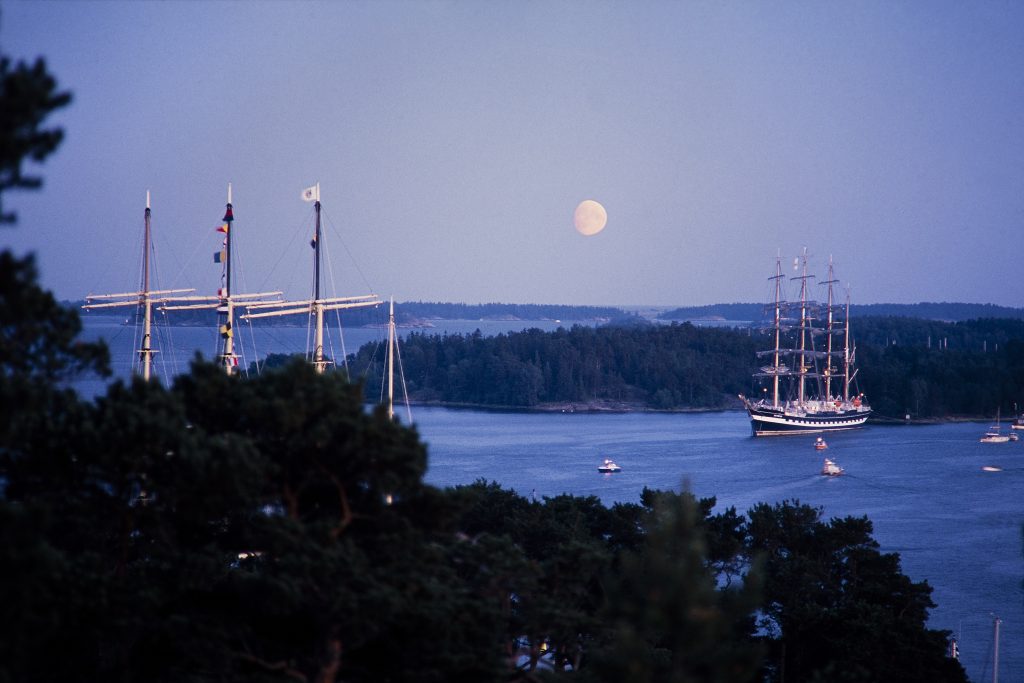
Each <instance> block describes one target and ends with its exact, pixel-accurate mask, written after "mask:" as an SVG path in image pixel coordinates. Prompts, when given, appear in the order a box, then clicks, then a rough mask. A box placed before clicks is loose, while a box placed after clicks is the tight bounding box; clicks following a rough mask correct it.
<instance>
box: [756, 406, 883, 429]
mask: <svg viewBox="0 0 1024 683" xmlns="http://www.w3.org/2000/svg"><path fill="white" fill-rule="evenodd" d="M747 414H749V415H750V429H751V431H752V432H753V435H754V436H784V435H788V434H816V433H821V432H835V431H842V430H846V429H859V428H860V427H863V426H864V423H865V422H867V421H868V417H870V416H871V409H870V408H867V407H863V406H862V407H853V406H851V407H849V408H840V409H837V410H829V411H807V410H794V409H792V408H789V409H783V408H772V407H771V406H757V405H753V404H749V403H748V404H747Z"/></svg>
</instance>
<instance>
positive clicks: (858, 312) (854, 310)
mask: <svg viewBox="0 0 1024 683" xmlns="http://www.w3.org/2000/svg"><path fill="white" fill-rule="evenodd" d="M771 316H772V308H771V306H770V305H768V306H766V305H765V304H712V305H710V306H684V307H682V308H676V309H673V310H671V311H665V312H664V313H662V314H661V315H659V316H658V318H659V319H661V320H702V319H703V320H707V319H725V320H735V321H740V322H761V321H767V320H769V319H770V318H771ZM850 316H851V317H866V316H872V317H881V316H889V317H897V318H919V319H922V320H942V321H947V322H961V321H964V320H978V319H981V318H1004V319H1012V320H1022V319H1024V308H1010V307H1008V306H996V305H994V304H963V303H947V302H942V303H932V302H922V303H918V304H859V305H857V304H855V305H852V306H850Z"/></svg>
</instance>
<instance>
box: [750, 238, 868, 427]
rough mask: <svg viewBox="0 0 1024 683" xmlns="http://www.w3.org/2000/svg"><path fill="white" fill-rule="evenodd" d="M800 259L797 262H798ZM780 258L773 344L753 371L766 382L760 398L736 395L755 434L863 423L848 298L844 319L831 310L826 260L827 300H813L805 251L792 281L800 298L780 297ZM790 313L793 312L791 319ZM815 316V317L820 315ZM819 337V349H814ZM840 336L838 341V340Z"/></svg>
mask: <svg viewBox="0 0 1024 683" xmlns="http://www.w3.org/2000/svg"><path fill="white" fill-rule="evenodd" d="M799 263H800V262H798V264H799ZM784 277H785V276H784V275H783V273H782V261H781V259H776V264H775V275H773V276H772V277H771V278H769V280H770V281H773V282H774V289H775V301H774V305H773V309H774V320H773V326H772V337H773V339H774V342H775V343H774V348H772V349H769V350H767V351H759V352H758V354H757V355H758V357H759V358H769V359H771V362H770V364H768V365H764V366H762V367H761V368H760V370H759V371H758V372H757V373H755V374H754V377H755V378H757V379H759V380H761V381H762V382H765V383H766V384H767V385H768V386H765V387H763V389H762V391H763V393H764V395H763V396H762V397H761V398H759V399H756V400H755V399H752V398H748V397H745V396H742V395H741V396H740V399H741V400H742V401H743V404H744V406H745V407H746V409H747V413H748V414H749V415H750V426H751V430H752V431H753V434H754V436H777V435H784V434H807V433H816V432H828V431H837V430H843V429H857V428H859V427H862V426H864V423H865V422H867V420H868V417H870V415H871V408H870V407H869V406H868V405H867V402H866V401H865V400H864V396H863V394H858V393H855V392H854V391H853V390H852V387H853V386H854V378H855V376H856V374H857V371H856V370H855V369H854V361H855V355H856V354H855V349H854V347H853V346H852V345H851V341H850V322H849V321H850V297H849V294H847V297H846V305H845V311H844V315H843V319H842V320H840V319H839V318H838V317H837V315H836V313H837V309H838V307H837V306H836V304H835V299H834V290H833V285H835V284H836V283H837V282H838V281H837V280H836V279H835V277H834V270H833V265H832V262H831V259H830V260H829V266H828V279H827V280H826V281H825V282H822V283H820V284H821V285H823V286H827V287H828V295H827V302H826V304H825V305H824V306H823V307H822V306H821V305H819V304H817V303H816V302H814V301H812V297H811V296H810V288H809V281H810V280H812V279H814V276H813V275H810V274H808V272H807V251H806V250H804V254H803V258H802V271H801V274H800V275H797V276H795V277H793V278H792V279H793V280H796V281H799V283H800V300H799V301H798V302H793V303H788V302H786V301H784V300H783V296H782V280H783V279H784ZM791 313H798V316H797V317H795V318H792V317H790V316H789V314H791ZM819 314H820V315H819ZM791 323H795V324H792V325H791ZM819 337H822V338H823V339H822V341H823V342H824V348H818V342H817V338H819ZM839 339H841V340H842V341H841V343H837V341H838V340H839Z"/></svg>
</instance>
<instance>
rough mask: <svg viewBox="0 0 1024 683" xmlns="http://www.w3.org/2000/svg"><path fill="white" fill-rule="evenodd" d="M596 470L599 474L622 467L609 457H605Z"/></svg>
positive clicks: (608, 472) (610, 472)
mask: <svg viewBox="0 0 1024 683" xmlns="http://www.w3.org/2000/svg"><path fill="white" fill-rule="evenodd" d="M597 471H598V472H600V473H601V474H613V473H615V472H621V471H622V468H621V467H619V466H618V465H616V464H615V462H614V461H613V460H612V459H611V458H605V459H604V462H603V463H602V464H600V465H598V467H597Z"/></svg>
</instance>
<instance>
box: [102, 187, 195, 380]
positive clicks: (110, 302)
mask: <svg viewBox="0 0 1024 683" xmlns="http://www.w3.org/2000/svg"><path fill="white" fill-rule="evenodd" d="M151 217H152V211H151V209H150V202H149V190H146V213H145V218H144V221H143V225H144V228H143V239H142V287H141V288H140V289H139V291H137V292H122V293H119V294H90V295H88V296H87V297H86V298H85V300H86V304H85V305H84V306H82V308H83V309H86V310H94V309H98V308H117V307H122V306H137V307H139V308H141V309H142V343H141V345H140V347H141V348H139V349H137V350H136V353H137V354H138V366H137V372H138V373H139V374H140V375H141V376H142V379H144V380H145V381H147V382H148V381H149V379H150V377H151V376H152V372H153V356H154V354H156V353H157V350H156V349H154V348H153V304H166V303H169V302H172V301H179V300H181V299H182V297H180V296H175V295H180V294H184V293H187V292H194V291H195V290H194V289H160V290H153V289H150V288H149V273H150V263H149V258H150V252H151V250H152V229H151V227H150V220H151ZM94 301H101V302H102V303H93V302H94Z"/></svg>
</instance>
